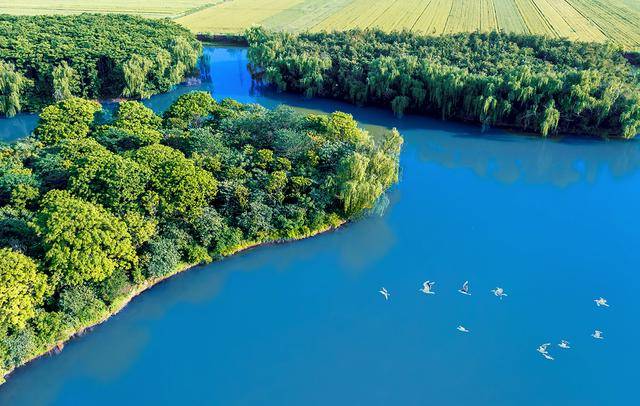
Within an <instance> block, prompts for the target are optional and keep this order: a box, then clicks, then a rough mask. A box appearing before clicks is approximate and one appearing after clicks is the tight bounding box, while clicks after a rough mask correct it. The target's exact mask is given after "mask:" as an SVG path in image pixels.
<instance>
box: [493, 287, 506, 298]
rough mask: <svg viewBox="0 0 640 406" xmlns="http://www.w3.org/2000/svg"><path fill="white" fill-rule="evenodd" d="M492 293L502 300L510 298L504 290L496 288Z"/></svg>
mask: <svg viewBox="0 0 640 406" xmlns="http://www.w3.org/2000/svg"><path fill="white" fill-rule="evenodd" d="M491 293H493V294H494V295H496V296H497V297H499V298H500V299H501V300H502V298H503V297H505V296H508V295H507V294H506V293H504V289H502V288H495V289H493V290H492V291H491Z"/></svg>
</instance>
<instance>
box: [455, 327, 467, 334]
mask: <svg viewBox="0 0 640 406" xmlns="http://www.w3.org/2000/svg"><path fill="white" fill-rule="evenodd" d="M457 330H458V331H459V332H461V333H468V332H469V330H467V329H466V328H465V327H464V326H458V328H457Z"/></svg>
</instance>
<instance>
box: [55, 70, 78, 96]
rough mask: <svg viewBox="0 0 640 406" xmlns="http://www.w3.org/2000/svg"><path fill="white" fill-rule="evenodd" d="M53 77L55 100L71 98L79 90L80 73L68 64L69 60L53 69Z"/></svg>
mask: <svg viewBox="0 0 640 406" xmlns="http://www.w3.org/2000/svg"><path fill="white" fill-rule="evenodd" d="M52 77H53V99H54V100H56V101H60V100H64V99H69V98H71V97H73V94H74V93H77V92H78V88H79V86H80V85H79V81H78V73H77V72H76V71H75V69H73V68H72V67H70V66H69V64H67V61H62V62H61V63H60V65H58V66H56V67H55V68H54V69H53V72H52Z"/></svg>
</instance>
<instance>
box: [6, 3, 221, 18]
mask: <svg viewBox="0 0 640 406" xmlns="http://www.w3.org/2000/svg"><path fill="white" fill-rule="evenodd" d="M219 1H221V0H172V1H168V0H103V1H95V0H93V1H90V0H0V14H15V15H25V14H26V15H33V14H77V13H124V14H136V15H141V16H145V17H169V18H175V17H178V16H181V15H184V14H185V13H187V12H190V11H196V10H199V9H200V8H202V7H207V6H213V5H214V4H215V3H218V2H219Z"/></svg>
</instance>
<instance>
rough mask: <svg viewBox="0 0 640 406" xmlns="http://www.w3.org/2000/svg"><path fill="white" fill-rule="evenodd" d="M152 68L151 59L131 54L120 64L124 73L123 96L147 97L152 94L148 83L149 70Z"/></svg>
mask: <svg viewBox="0 0 640 406" xmlns="http://www.w3.org/2000/svg"><path fill="white" fill-rule="evenodd" d="M152 68H153V61H152V60H151V59H149V58H146V57H144V56H140V55H138V54H133V55H132V56H131V58H129V60H128V61H127V62H125V63H124V64H123V65H122V72H123V73H124V83H125V86H124V89H122V95H123V96H124V97H133V98H139V99H147V98H149V97H150V96H151V95H152V94H153V91H152V90H151V88H150V86H149V85H148V83H149V79H148V76H149V72H151V69H152Z"/></svg>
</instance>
